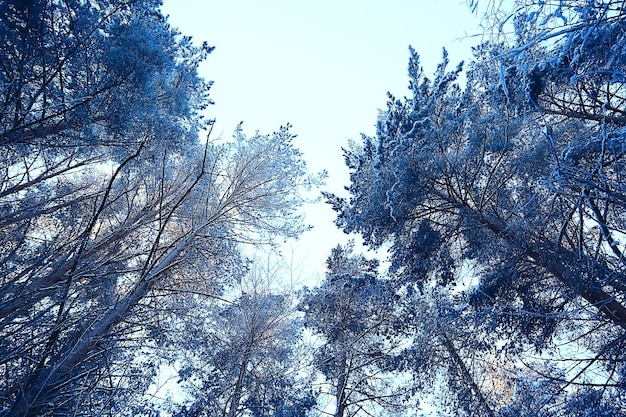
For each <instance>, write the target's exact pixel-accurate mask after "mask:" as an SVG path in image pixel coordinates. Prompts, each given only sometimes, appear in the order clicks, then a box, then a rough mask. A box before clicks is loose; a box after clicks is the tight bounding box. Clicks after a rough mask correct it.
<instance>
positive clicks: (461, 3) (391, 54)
mask: <svg viewBox="0 0 626 417" xmlns="http://www.w3.org/2000/svg"><path fill="white" fill-rule="evenodd" d="M162 10H163V12H164V14H166V15H169V21H170V23H171V24H172V26H174V27H176V28H178V29H179V30H180V31H181V32H182V33H183V34H184V35H190V36H192V37H193V39H194V40H195V41H197V42H198V43H200V42H202V41H207V42H208V43H209V45H212V46H214V47H215V50H214V51H213V53H212V54H211V55H210V56H209V58H208V59H207V61H206V62H205V63H203V64H202V66H201V68H200V74H201V75H202V76H203V77H205V78H206V79H209V80H213V81H214V85H213V87H212V90H211V96H212V99H213V101H214V102H215V104H214V105H213V106H211V107H210V108H209V109H208V113H207V116H208V117H209V118H215V119H216V124H215V128H214V134H221V135H222V136H223V137H224V138H228V137H230V136H231V135H232V132H233V131H234V129H235V127H236V125H237V124H238V123H239V122H241V121H243V128H244V131H245V132H247V133H248V134H253V133H254V132H255V131H257V130H258V131H260V132H261V133H271V132H273V131H276V130H277V129H278V128H279V127H280V126H281V125H285V124H287V123H290V124H291V125H292V126H293V128H292V132H293V133H295V134H297V135H298V137H297V138H296V140H295V145H296V146H297V147H298V148H300V150H301V151H302V152H303V155H304V158H305V160H306V161H307V164H308V166H309V168H310V170H311V171H313V172H319V171H322V170H326V171H328V178H327V181H326V185H325V186H324V187H322V189H323V190H326V191H331V192H334V193H337V194H343V195H345V194H346V192H345V191H344V186H347V185H348V184H349V177H348V171H347V169H346V168H345V165H344V162H343V156H342V151H341V148H342V147H345V146H346V145H347V143H348V140H349V139H354V140H359V139H360V137H361V133H363V134H366V135H373V134H374V131H375V130H374V129H375V124H376V117H377V115H378V111H379V109H384V107H385V103H386V101H387V95H386V94H387V92H391V93H392V94H394V95H395V96H396V97H403V96H405V95H407V94H408V90H407V86H408V78H407V70H406V69H407V64H408V58H409V52H408V47H409V45H412V46H413V47H414V48H415V49H416V50H417V52H418V53H419V54H420V56H421V59H422V64H423V67H424V70H425V71H426V74H432V73H433V71H434V70H435V68H436V66H437V64H438V63H439V62H440V61H441V56H442V48H444V47H445V48H446V49H447V50H448V52H449V55H450V64H451V67H456V64H457V63H458V62H459V61H461V60H464V59H465V60H467V59H468V58H469V57H471V47H472V46H473V45H475V44H477V43H478V42H479V40H480V39H479V36H478V35H479V34H480V33H481V31H480V29H479V25H478V23H479V19H478V17H477V16H476V15H474V14H472V13H471V11H470V9H469V7H468V5H467V2H466V1H465V0H387V1H382V0H379V1H374V0H334V1H333V0H316V1H307V2H304V1H299V0H264V1H259V0H256V1H254V0H228V1H226V0H222V1H206V0H165V1H164V5H163V9H162ZM305 212H306V221H307V223H308V224H310V225H312V226H313V229H312V230H311V231H309V232H306V233H305V234H304V235H303V236H302V238H301V239H300V240H299V241H297V242H289V243H288V244H287V245H286V246H284V247H283V254H284V255H285V257H286V262H287V263H288V264H290V265H293V268H291V271H290V274H291V275H292V276H295V277H296V280H297V281H299V282H301V283H302V282H304V283H306V284H307V285H310V284H311V283H312V282H315V280H316V279H318V278H320V277H321V276H323V270H324V268H323V265H324V262H325V259H326V257H327V256H328V255H329V254H330V250H331V248H332V247H334V246H336V245H337V244H339V243H345V242H346V241H347V240H348V239H349V238H348V237H347V236H345V235H344V234H343V233H342V232H341V231H339V230H338V229H337V228H336V227H335V226H334V224H333V220H334V218H335V215H334V213H333V212H332V210H331V209H330V207H329V206H327V205H326V204H324V203H319V204H307V205H306V206H305ZM357 243H358V239H357Z"/></svg>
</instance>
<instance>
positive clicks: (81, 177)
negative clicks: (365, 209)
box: [0, 1, 309, 416]
mask: <svg viewBox="0 0 626 417" xmlns="http://www.w3.org/2000/svg"><path fill="white" fill-rule="evenodd" d="M158 7H159V2H156V1H155V2H135V1H129V2H106V1H101V2H88V3H84V2H79V1H66V2H53V1H34V2H8V3H7V2H5V3H3V4H2V5H0V8H2V13H3V16H6V19H3V20H2V22H1V23H0V36H2V45H1V46H0V48H1V49H2V54H0V55H2V58H0V59H2V66H1V68H0V79H1V80H2V85H3V89H2V93H1V94H2V103H3V111H2V112H1V113H0V126H2V132H1V133H0V147H1V148H0V154H1V155H2V156H1V157H2V171H1V173H0V213H2V215H1V216H0V217H1V218H2V220H0V240H1V241H2V245H3V248H5V251H3V253H2V254H1V255H0V270H1V275H2V278H0V294H1V295H0V372H1V373H2V375H3V377H2V378H0V414H6V415H12V416H13V415H14V416H31V415H33V416H34V415H52V414H64V415H67V414H78V415H81V414H82V415H94V414H97V413H101V412H105V411H107V412H109V413H110V414H114V413H117V412H122V410H124V408H125V407H127V406H128V404H129V401H128V399H129V398H131V397H132V396H134V395H137V392H141V391H142V390H143V389H144V388H146V387H147V385H148V384H149V383H150V380H151V376H152V374H153V372H154V371H155V370H154V367H151V366H149V364H146V363H141V360H140V358H141V356H142V355H141V349H142V345H144V346H150V345H151V344H152V341H153V340H157V339H158V337H159V331H160V330H159V320H160V319H161V318H163V314H162V313H163V312H162V311H161V310H160V309H161V308H162V307H163V306H165V305H175V300H176V297H177V296H180V294H181V293H186V292H194V291H195V292H202V293H205V294H207V295H208V296H211V295H217V294H219V293H220V291H221V290H222V289H223V288H224V286H225V285H226V284H227V283H228V282H229V281H230V280H233V279H238V278H239V277H240V276H241V274H242V273H243V271H242V267H241V265H242V263H241V262H240V258H241V256H240V254H239V248H238V246H237V244H238V242H239V241H242V240H245V241H250V240H253V241H255V242H268V241H271V238H272V236H275V235H280V234H282V235H286V236H294V235H296V234H297V233H298V232H299V231H300V230H302V229H303V226H302V224H301V220H300V218H299V217H298V215H297V214H296V212H295V210H296V208H297V206H298V204H299V203H300V202H301V198H300V196H299V190H300V187H301V186H305V185H306V184H305V183H306V182H307V181H309V179H308V177H306V174H305V172H306V168H305V165H304V162H303V161H302V160H301V157H300V154H299V152H298V151H297V150H296V149H294V148H293V145H292V139H293V135H292V134H291V133H290V132H289V128H288V127H284V128H281V129H280V130H279V131H277V132H275V133H273V134H271V135H261V134H258V133H257V134H255V135H253V136H251V137H247V136H246V135H245V134H244V133H243V131H242V130H241V128H239V129H237V131H236V132H235V138H234V140H233V141H232V142H222V143H215V142H214V141H213V140H212V139H211V138H207V141H206V143H205V144H203V143H200V142H199V141H198V140H197V133H198V130H199V129H200V128H202V127H208V126H210V123H209V124H207V123H205V122H203V121H202V118H201V117H200V114H199V112H200V111H201V110H202V109H203V108H204V107H205V106H206V105H207V104H209V99H208V96H207V89H208V85H209V84H208V83H206V82H204V81H203V80H202V79H201V78H200V77H198V75H197V71H196V70H197V65H198V64H199V62H200V61H201V60H203V59H204V58H205V57H206V55H207V54H208V52H210V50H211V48H209V47H208V46H206V45H203V46H202V47H199V48H197V47H194V46H193V45H192V43H191V40H190V39H189V38H182V37H180V36H179V35H178V34H177V33H176V32H175V31H173V30H172V29H171V28H170V27H169V26H168V24H167V22H166V20H165V18H164V17H163V16H162V15H161V14H160V12H159V10H158ZM35 28H36V29H37V30H34V29H35ZM174 289H175V290H176V291H174ZM167 300H172V301H171V302H172V303H173V304H168V303H169V301H167ZM155 345H156V344H155Z"/></svg>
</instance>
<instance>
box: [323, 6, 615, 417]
mask: <svg viewBox="0 0 626 417" xmlns="http://www.w3.org/2000/svg"><path fill="white" fill-rule="evenodd" d="M579 3H580V4H579ZM559 5H566V6H563V7H562V8H560V6H555V7H554V8H553V9H552V11H551V12H549V13H548V14H549V19H548V21H547V22H548V23H545V22H546V20H545V19H543V20H542V19H540V18H538V16H539V15H538V14H533V13H532V12H533V10H532V9H531V8H532V7H536V8H540V9H541V8H542V7H543V9H541V10H543V11H544V12H545V11H546V10H547V8H548V7H552V4H550V3H546V2H540V3H538V4H537V5H534V6H533V5H529V6H527V7H523V8H522V9H521V12H520V13H519V15H518V16H517V17H516V19H515V23H516V29H517V38H516V42H517V43H516V44H515V45H513V46H511V47H507V46H505V44H502V43H488V44H484V45H480V46H479V47H477V48H476V50H475V53H476V55H475V62H473V63H472V64H471V65H470V67H469V71H468V72H467V81H466V85H465V87H464V88H461V87H460V86H458V85H457V84H456V83H455V80H456V78H457V77H458V74H459V73H460V71H461V68H460V67H459V68H457V69H456V70H454V71H451V72H447V70H446V66H447V58H446V56H445V54H444V62H443V64H442V65H440V66H439V68H438V70H437V72H436V74H435V77H434V79H433V80H432V81H431V80H429V79H427V78H426V77H424V75H423V73H422V71H421V68H420V65H419V57H418V55H417V53H416V52H415V51H413V50H412V51H411V58H410V63H409V77H410V84H409V88H410V90H411V93H412V97H410V98H405V99H404V100H396V99H395V98H394V97H392V96H390V99H389V102H388V107H387V110H386V111H384V112H382V113H381V115H380V117H379V120H378V124H377V133H376V137H375V138H368V137H364V138H363V143H362V144H356V143H353V144H351V146H350V147H349V148H348V149H347V150H346V151H345V157H346V163H347V165H348V167H349V168H350V169H351V171H352V173H351V185H350V188H349V192H350V198H349V199H344V198H342V197H338V196H331V195H328V196H327V197H328V199H329V201H330V202H331V203H332V204H333V206H334V208H335V209H336V210H337V212H338V220H337V223H338V225H339V226H340V227H342V228H343V229H344V230H345V231H346V232H359V233H361V234H362V235H363V237H364V239H365V241H366V243H368V244H369V245H370V246H372V247H379V246H381V245H382V244H383V243H385V242H390V243H391V245H392V247H391V253H392V255H391V256H392V268H393V270H394V271H395V273H397V274H400V275H401V276H402V277H404V280H405V281H406V283H416V285H417V286H418V289H419V288H428V287H429V286H432V285H437V286H438V287H440V288H441V289H443V290H444V292H445V293H447V294H448V295H446V298H447V299H449V300H456V301H455V304H456V306H457V308H471V310H472V311H473V313H472V314H471V315H469V316H467V317H468V318H471V317H472V316H473V322H474V323H483V324H486V326H484V327H482V328H483V329H484V330H485V333H484V334H483V335H482V338H483V341H484V342H486V341H491V342H492V343H493V345H490V344H487V343H483V344H475V345H474V346H473V347H471V350H473V351H475V352H492V353H494V354H498V355H507V356H509V358H510V361H517V360H525V361H526V363H527V364H528V366H529V368H530V371H529V372H530V373H531V374H534V375H537V376H538V377H539V378H541V379H543V381H544V382H546V383H551V384H553V385H552V386H554V387H556V388H555V391H554V392H555V393H557V394H555V395H558V396H559V398H560V399H561V400H559V401H557V402H558V403H559V405H558V407H559V408H558V410H560V412H561V413H571V414H572V415H577V414H576V413H577V412H579V411H580V410H581V408H580V407H581V403H580V402H578V403H577V398H578V396H580V397H582V395H583V394H582V390H586V391H588V392H589V396H588V397H587V398H594V401H595V402H594V403H593V404H594V405H593V408H595V409H597V410H600V409H603V408H604V407H607V406H608V405H609V404H611V403H621V402H622V401H621V398H623V395H624V390H623V379H622V375H623V372H624V371H623V366H622V363H623V355H622V354H621V353H620V352H621V350H622V349H623V343H624V328H626V308H625V307H624V303H625V302H626V300H625V292H624V290H625V287H624V283H625V282H626V279H625V277H624V269H623V263H622V256H621V253H622V252H621V243H620V241H619V237H618V236H620V233H621V232H620V231H621V230H623V224H622V223H623V219H624V217H623V210H622V207H623V195H622V187H623V184H622V179H621V167H622V163H623V162H622V155H623V153H622V151H621V143H622V139H623V135H624V125H623V124H622V123H621V121H620V118H621V114H622V112H623V110H624V109H623V104H624V103H623V100H622V98H621V97H622V96H623V92H622V90H623V84H622V83H623V77H622V76H621V74H623V69H622V66H623V65H622V58H623V56H622V55H623V54H621V53H618V54H617V56H615V54H613V55H611V56H614V58H610V57H609V52H608V51H610V50H614V51H617V50H618V49H619V45H621V44H622V42H623V27H624V26H623V18H622V13H623V9H622V8H621V6H620V7H617V6H618V3H617V2H559ZM598 5H601V7H597V6H598ZM566 7H567V11H568V13H569V14H568V18H572V19H574V20H567V25H566V26H565V27H564V28H561V29H562V30H561V31H559V29H554V30H552V29H549V32H545V31H544V32H538V31H535V30H530V29H529V26H530V25H536V26H535V28H540V26H541V24H549V22H551V20H550V19H554V18H560V17H559V16H558V13H559V12H560V11H563V10H565V8H566ZM535 11H536V10H535ZM546 13H547V12H546ZM564 20H565V19H564ZM552 21H553V20H552ZM542 22H543V23H542ZM544 30H547V29H546V27H545V26H544ZM546 33H548V35H546ZM607 45H608V47H607ZM611 48H615V49H611ZM472 264H475V265H476V268H475V271H476V273H475V274H476V278H477V279H478V283H477V284H474V285H470V284H469V283H467V282H463V280H461V279H459V276H460V275H461V272H462V271H463V269H464V268H467V266H468V265H472ZM455 287H456V288H455ZM459 294H463V295H462V296H460V295H459ZM477 328H481V327H480V326H478V327H477ZM556 346H561V347H560V348H557V347H556ZM563 346H567V348H563ZM496 347H497V348H496ZM572 351H577V352H585V354H574V353H572ZM561 355H567V356H566V357H567V360H566V361H565V362H567V364H566V365H564V362H560V364H559V362H557V361H551V359H554V358H555V357H558V356H561ZM533 356H534V358H532V357H533ZM520 358H521V359H520ZM545 362H547V363H549V364H550V365H547V366H546V365H545ZM539 363H544V365H539ZM540 368H542V369H544V370H546V369H550V371H547V372H545V371H541V370H540ZM561 372H563V373H561ZM526 386H528V385H526ZM572 387H579V389H580V391H578V392H577V393H575V392H572V389H571V388H572ZM575 403H577V404H578V406H573V405H572V404H575ZM568 404H569V405H568ZM534 407H535V408H533V410H534V411H533V412H539V410H540V409H541V405H539V404H535V405H534ZM577 407H578V408H577ZM554 412H555V413H558V412H559V411H554ZM624 412H625V410H623V409H621V408H619V407H618V409H615V408H611V411H610V413H613V414H614V415H620V414H623V413H624Z"/></svg>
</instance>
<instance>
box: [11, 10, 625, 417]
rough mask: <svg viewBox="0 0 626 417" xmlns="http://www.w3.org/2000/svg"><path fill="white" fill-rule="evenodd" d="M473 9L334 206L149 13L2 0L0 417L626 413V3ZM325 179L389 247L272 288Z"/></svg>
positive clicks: (348, 159)
mask: <svg viewBox="0 0 626 417" xmlns="http://www.w3.org/2000/svg"><path fill="white" fill-rule="evenodd" d="M505 5H506V6H505ZM467 7H469V8H470V10H471V12H472V13H475V14H479V15H480V16H482V21H483V22H484V24H485V27H486V28H488V30H487V31H486V33H485V36H483V38H482V40H481V41H479V42H476V44H475V47H474V49H473V57H472V59H471V60H468V61H466V62H465V63H456V62H448V61H449V60H448V57H447V54H446V53H445V52H444V54H443V57H442V60H441V63H440V64H439V66H438V67H437V69H436V71H435V72H434V73H433V74H426V73H424V71H423V69H422V63H421V62H420V55H419V50H417V48H416V49H413V48H410V49H409V53H408V54H407V58H408V76H407V84H408V85H409V89H410V94H409V96H408V97H403V98H398V97H394V96H392V95H391V94H389V96H388V101H387V107H386V108H385V109H383V110H381V111H380V113H379V115H378V119H377V120H372V123H375V124H376V133H375V135H372V136H367V135H363V136H362V138H361V139H360V140H353V141H350V142H349V145H348V146H346V147H345V149H344V150H343V152H344V158H345V163H346V165H347V167H348V168H349V171H350V183H349V184H345V185H346V188H345V193H344V194H334V193H330V192H327V191H324V175H323V173H322V174H314V173H311V172H310V170H309V169H307V165H306V161H305V158H304V156H303V154H302V153H301V152H300V151H299V150H298V149H297V148H296V146H295V145H294V142H293V139H294V137H295V134H296V132H293V131H292V130H293V129H292V128H291V126H289V125H286V126H276V130H275V131H274V132H272V133H262V132H256V133H247V132H246V131H245V130H244V129H243V127H242V126H241V125H240V126H233V127H232V130H231V131H234V133H233V134H232V135H229V137H227V138H226V137H222V136H219V135H218V136H216V135H215V134H214V133H213V132H212V127H213V120H212V119H211V107H212V105H213V103H212V100H211V95H210V87H211V81H209V80H205V79H204V78H202V77H201V76H200V75H199V73H198V66H199V65H200V64H201V63H202V62H203V61H205V59H207V57H208V56H209V54H210V53H211V51H212V50H213V47H212V46H209V44H208V43H204V44H202V43H197V40H195V39H193V40H192V39H191V38H189V37H187V36H185V34H184V28H181V29H180V31H179V30H178V29H174V28H173V27H171V26H170V24H169V23H168V20H167V18H166V17H165V16H164V15H163V13H162V12H161V2H160V0H88V1H85V0H19V1H18V0H6V1H3V0H0V108H1V112H0V160H1V162H0V242H1V243H0V416H1V417H9V416H11V417H30V416H111V417H113V416H116V417H117V416H145V417H156V416H162V417H165V416H172V417H183V416H184V417H192V416H193V417H214V416H215V417H217V416H219V417H253V416H254V417H261V416H263V417H270V416H273V417H298V416H301V417H305V416H309V417H321V416H334V417H367V416H373V417H383V416H398V417H400V416H406V417H410V416H460V417H471V416H474V417H514V416H519V417H522V416H528V417H530V416H538V417H570V416H571V417H574V416H576V417H583V416H587V417H600V416H605V417H609V416H626V353H625V352H626V349H625V348H626V253H625V252H624V251H626V2H624V1H619V0H516V1H515V2H504V3H502V2H500V1H497V0H480V1H478V0H469V1H468V4H467ZM207 41H209V42H210V40H207ZM215 105H216V106H219V103H216V104H215ZM357 128H358V127H357ZM622 167H624V169H625V171H624V172H622ZM311 194H314V195H317V196H319V197H321V200H322V202H321V203H320V204H329V205H331V206H332V208H333V210H334V211H335V212H336V226H337V227H338V228H339V229H341V230H342V231H344V232H346V233H350V234H354V236H360V237H362V239H363V241H364V242H365V244H366V245H367V247H368V248H370V249H372V250H373V251H374V250H378V249H380V252H368V253H367V254H363V253H361V252H360V251H359V250H358V249H356V246H355V245H353V244H347V245H346V244H341V245H336V247H335V248H334V249H333V250H332V251H331V252H330V253H328V259H327V262H326V272H325V276H324V278H323V279H322V280H321V282H320V283H319V285H316V286H309V287H302V286H301V287H299V288H296V287H289V288H288V289H285V290H277V288H279V287H278V286H273V285H270V283H269V281H271V280H272V279H273V275H272V265H269V264H268V265H265V264H259V262H258V261H256V260H255V259H253V258H252V257H250V256H249V255H248V254H249V250H250V248H272V247H276V246H278V245H280V243H281V242H283V241H284V239H286V238H297V236H299V234H300V233H302V232H303V231H304V230H306V228H307V223H306V218H304V217H303V212H302V210H301V207H302V205H303V204H304V203H305V202H306V201H307V200H308V199H309V196H310V195H311ZM370 253H384V254H385V255H384V256H383V257H377V256H370V255H369V254H370ZM283 288H287V287H283Z"/></svg>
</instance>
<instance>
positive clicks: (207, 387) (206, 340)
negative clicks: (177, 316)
mask: <svg viewBox="0 0 626 417" xmlns="http://www.w3.org/2000/svg"><path fill="white" fill-rule="evenodd" d="M290 309H291V306H290V300H289V298H288V297H286V296H283V295H276V294H264V293H262V292H256V291H254V292H252V293H245V294H243V295H242V296H241V297H239V298H237V299H236V300H234V301H233V302H229V303H225V304H224V306H223V307H222V308H219V309H217V311H215V312H214V313H210V314H209V315H208V316H207V317H206V318H205V319H204V320H203V321H202V322H201V323H200V325H198V324H196V322H188V323H186V327H193V328H194V331H193V332H188V334H195V335H196V337H194V338H193V340H190V341H189V342H188V344H189V346H187V347H186V351H187V352H188V354H189V357H188V359H186V360H184V361H182V362H183V363H182V364H181V365H180V366H181V368H182V369H181V371H179V375H182V377H181V380H180V381H179V383H180V384H181V386H182V387H183V390H184V391H185V392H188V393H189V394H190V395H191V396H192V398H193V401H192V402H191V403H190V404H186V405H184V406H183V407H182V409H181V410H180V411H179V414H180V415H185V416H214V415H223V416H245V415H249V416H304V415H306V413H307V411H308V410H309V409H310V408H311V407H312V406H313V405H314V403H315V400H314V398H313V396H312V393H311V392H309V388H308V387H307V384H306V381H303V380H302V377H301V376H299V375H298V374H299V373H301V369H299V364H298V360H297V355H298V352H297V351H296V349H295V348H296V343H297V341H298V339H299V333H300V330H301V329H300V328H299V323H298V322H297V321H296V320H295V319H294V317H293V315H292V312H291V311H290ZM202 310H204V311H210V310H209V309H207V308H206V306H205V307H204V308H203V309H200V311H202ZM179 343H180V342H178V344H179ZM179 361H180V357H179ZM176 415H178V414H176Z"/></svg>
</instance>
